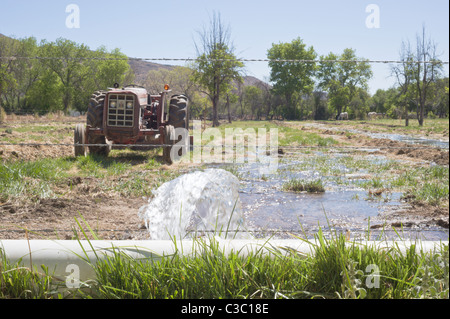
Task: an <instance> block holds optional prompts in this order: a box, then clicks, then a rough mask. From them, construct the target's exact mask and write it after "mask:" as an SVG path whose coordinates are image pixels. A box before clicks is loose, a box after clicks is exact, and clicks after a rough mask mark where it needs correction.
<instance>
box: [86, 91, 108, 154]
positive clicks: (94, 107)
mask: <svg viewBox="0 0 450 319" xmlns="http://www.w3.org/2000/svg"><path fill="white" fill-rule="evenodd" d="M105 96H106V94H105V91H97V92H95V93H94V94H92V96H91V99H90V101H89V107H88V111H87V116H86V122H87V125H89V126H90V127H93V128H102V127H103V108H104V104H105ZM88 144H105V146H89V152H90V153H92V154H99V155H103V156H108V154H109V152H110V151H111V145H110V144H108V143H107V141H106V137H105V136H104V135H92V134H91V135H88Z"/></svg>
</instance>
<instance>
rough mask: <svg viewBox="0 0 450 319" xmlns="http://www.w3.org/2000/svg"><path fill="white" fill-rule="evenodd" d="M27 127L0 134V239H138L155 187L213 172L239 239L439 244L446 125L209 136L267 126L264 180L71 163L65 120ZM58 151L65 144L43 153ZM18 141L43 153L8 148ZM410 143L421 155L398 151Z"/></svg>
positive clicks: (150, 165) (246, 174)
mask: <svg viewBox="0 0 450 319" xmlns="http://www.w3.org/2000/svg"><path fill="white" fill-rule="evenodd" d="M82 120H83V119H77V121H82ZM30 123H31V122H27V121H25V120H24V119H19V120H18V121H17V122H11V123H6V124H4V125H3V127H2V129H1V130H3V133H1V132H0V133H1V134H0V143H3V144H6V145H0V157H1V165H0V174H1V176H0V177H1V179H0V182H1V183H0V195H1V197H0V225H1V227H0V237H1V238H3V239H23V238H25V237H26V236H27V238H58V239H74V238H76V236H80V235H83V234H81V233H80V232H79V231H78V233H76V232H75V231H74V229H79V228H80V225H81V226H83V227H87V225H89V227H90V229H92V231H93V232H95V234H96V236H98V237H99V238H103V239H147V238H148V231H147V229H146V227H145V225H144V223H143V221H142V219H141V218H140V217H139V215H138V212H139V210H140V208H142V207H143V206H145V205H148V200H149V199H151V198H152V197H153V196H154V194H155V191H156V190H157V189H158V188H159V187H160V186H161V185H163V184H164V183H166V182H170V181H172V180H174V179H175V178H177V177H179V176H182V175H183V174H186V173H192V172H196V171H202V170H205V169H207V168H224V169H226V170H228V171H229V172H231V173H232V174H234V175H235V176H236V177H237V178H238V180H239V191H238V194H239V199H240V202H241V208H242V212H243V216H244V219H245V234H249V235H251V236H254V237H258V238H269V237H275V238H291V237H292V236H301V237H313V236H314V235H315V234H316V233H317V232H318V231H319V229H321V230H323V231H324V232H325V233H328V234H330V231H333V232H337V233H343V234H345V235H346V236H347V237H348V238H366V239H367V238H370V239H372V240H376V239H385V238H389V239H406V238H410V239H413V238H421V239H428V240H440V239H442V240H448V229H449V227H448V184H449V177H448V175H449V173H448V167H449V165H448V162H449V157H448V122H447V123H446V124H445V127H444V128H443V129H441V130H440V131H439V132H434V131H433V132H434V133H433V134H432V135H430V136H426V135H424V136H421V137H420V138H416V137H417V136H418V135H419V134H417V131H414V132H413V133H414V134H407V133H405V132H404V131H403V129H398V127H397V126H396V127H395V129H394V131H393V132H392V131H387V130H386V129H385V128H386V127H388V128H389V125H390V124H389V125H386V124H384V123H374V124H379V125H380V126H379V129H378V126H376V127H375V128H373V127H371V129H370V130H362V129H361V125H365V124H358V125H356V124H355V123H353V122H351V121H346V123H345V124H342V123H340V122H337V121H334V122H330V123H326V124H324V123H316V122H313V123H311V122H274V121H253V122H234V123H233V124H230V125H228V124H223V125H221V126H220V129H221V130H224V128H226V127H234V128H237V127H238V128H246V127H255V128H258V127H265V128H277V129H278V133H279V136H278V137H279V149H278V154H277V157H276V158H277V161H278V166H277V170H276V171H275V172H273V173H272V174H268V173H264V170H260V168H261V163H259V162H255V163H248V162H244V163H235V164H204V163H200V164H193V163H176V164H173V165H166V164H165V163H164V162H163V160H162V154H161V153H162V152H161V151H160V150H158V149H156V150H152V151H143V152H135V151H131V150H113V151H112V152H111V154H110V156H109V157H108V158H102V157H95V156H94V157H92V156H88V157H78V158H75V157H74V156H73V149H72V147H70V146H69V144H70V143H71V141H73V126H74V123H73V122H70V121H67V120H64V119H62V120H60V121H59V120H55V119H49V120H47V121H44V120H42V122H41V121H38V122H35V121H34V120H33V123H32V125H31V124H30ZM374 124H372V125H374ZM431 124H432V123H430V124H429V125H431ZM381 125H382V126H381ZM439 125H440V126H441V127H442V126H444V124H443V122H442V121H441V122H439ZM396 130H398V132H396ZM376 134H380V135H376ZM381 134H382V135H381ZM400 137H401V139H402V141H400V140H399V139H400ZM411 137H414V141H413V140H412V139H411ZM53 138H54V139H53ZM58 141H59V142H63V143H65V144H67V145H65V146H52V145H51V143H56V142H58ZM28 142H38V143H47V144H50V145H48V146H47V145H37V146H16V145H15V144H16V143H28ZM418 142H421V143H422V144H421V145H420V149H414V148H412V149H411V148H410V147H409V146H410V145H416V144H411V143H418ZM439 143H441V144H439ZM8 144H9V145H8ZM290 183H291V184H294V185H295V183H305V184H308V183H312V184H315V185H316V186H318V189H319V191H314V190H310V189H305V190H298V189H297V190H290V189H289V188H287V187H286V185H289V184H290ZM186 187H187V188H188V189H190V188H189V187H191V186H189V185H187V186H186ZM160 213H161V214H162V215H161V216H164V214H166V213H167V212H165V211H161V212H160ZM80 221H82V222H81V223H80ZM204 230H205V229H204ZM206 230H209V231H214V229H206ZM239 231H241V232H244V231H243V230H242V229H240V230H239Z"/></svg>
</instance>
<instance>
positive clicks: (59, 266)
mask: <svg viewBox="0 0 450 319" xmlns="http://www.w3.org/2000/svg"><path fill="white" fill-rule="evenodd" d="M348 243H349V245H353V244H354V243H356V244H362V245H367V246H370V247H375V248H377V249H386V248H394V250H395V251H397V252H402V253H403V252H404V251H406V250H407V249H409V248H410V247H411V245H416V251H417V252H420V251H423V252H433V251H435V250H436V251H438V250H439V247H440V246H441V244H442V243H445V244H447V245H448V242H439V241H355V242H351V241H349V242H348ZM210 244H211V243H210V239H205V238H203V239H200V240H197V239H196V240H183V241H178V242H174V241H171V240H110V241H108V240H92V241H88V240H81V241H76V240H29V241H27V240H0V249H1V250H3V254H4V255H5V257H6V259H7V260H8V261H9V263H10V264H16V263H17V262H19V261H20V263H21V265H22V266H25V267H31V268H34V269H38V270H41V272H42V269H41V265H45V266H46V267H48V271H49V274H50V275H53V276H54V277H55V278H58V279H60V280H62V281H65V282H66V284H67V285H68V287H69V288H71V287H70V285H73V286H74V287H77V283H79V282H86V281H87V280H95V272H94V269H93V268H92V266H91V264H90V263H92V264H95V262H96V261H97V260H99V259H104V258H106V256H112V255H113V254H114V251H115V252H118V251H120V252H123V253H126V254H127V255H128V256H130V257H131V258H134V259H140V260H146V261H153V260H157V259H160V258H161V257H162V256H168V255H173V254H175V253H179V254H183V255H192V254H194V253H196V252H199V251H201V250H202V247H205V245H206V247H208V245H210ZM213 244H216V245H218V248H219V249H220V250H221V251H223V252H224V253H225V254H228V253H230V252H232V251H234V252H239V253H240V254H242V255H244V256H245V255H247V254H248V253H250V252H263V253H270V252H273V251H274V249H277V251H279V252H287V251H289V250H295V251H297V252H299V253H300V254H303V255H310V254H313V253H314V251H315V247H314V246H315V245H317V244H318V242H316V241H309V242H305V241H303V240H299V239H293V240H291V239H280V240H273V239H271V240H263V239H259V240H256V239H255V240H252V239H251V240H247V239H245V240H240V239H231V240H225V239H220V238H217V237H214V242H213ZM0 256H1V255H0ZM88 261H89V262H88ZM124 276H126V274H124ZM72 288H73V287H72Z"/></svg>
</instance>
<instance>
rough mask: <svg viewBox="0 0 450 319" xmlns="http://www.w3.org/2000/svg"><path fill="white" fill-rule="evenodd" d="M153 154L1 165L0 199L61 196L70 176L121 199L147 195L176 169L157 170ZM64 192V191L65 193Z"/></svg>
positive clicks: (65, 158) (5, 162)
mask: <svg viewBox="0 0 450 319" xmlns="http://www.w3.org/2000/svg"><path fill="white" fill-rule="evenodd" d="M157 156H158V153H157V152H156V151H149V152H142V153H141V152H136V154H129V153H128V151H121V150H120V151H117V150H115V151H112V152H111V156H109V157H102V156H97V155H91V154H89V155H88V156H86V157H83V156H80V157H76V158H75V157H70V156H69V157H62V158H46V159H40V160H35V161H18V160H16V161H4V162H0V200H1V201H4V202H6V201H8V200H23V201H29V200H31V201H36V200H39V199H42V198H54V197H56V196H59V195H61V194H63V192H64V189H65V186H67V183H68V180H70V179H71V178H72V177H81V178H88V179H89V183H90V186H94V187H96V188H97V189H99V190H102V191H104V192H108V191H114V192H116V193H120V194H121V195H124V196H149V195H151V190H152V189H154V187H157V186H159V185H160V184H162V183H163V182H165V181H167V180H169V179H172V178H174V177H175V176H177V175H178V174H180V173H179V172H178V171H175V170H167V171H166V170H159V169H158V168H159V166H160V165H161V164H160V162H159V161H157V160H156V158H157ZM66 191H67V190H66Z"/></svg>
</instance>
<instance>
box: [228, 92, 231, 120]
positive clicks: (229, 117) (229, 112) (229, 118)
mask: <svg viewBox="0 0 450 319" xmlns="http://www.w3.org/2000/svg"><path fill="white" fill-rule="evenodd" d="M227 109H228V123H231V110H230V96H229V95H228V94H227Z"/></svg>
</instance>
